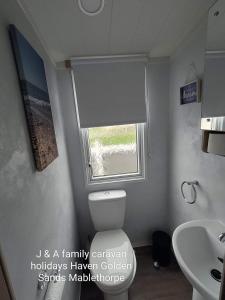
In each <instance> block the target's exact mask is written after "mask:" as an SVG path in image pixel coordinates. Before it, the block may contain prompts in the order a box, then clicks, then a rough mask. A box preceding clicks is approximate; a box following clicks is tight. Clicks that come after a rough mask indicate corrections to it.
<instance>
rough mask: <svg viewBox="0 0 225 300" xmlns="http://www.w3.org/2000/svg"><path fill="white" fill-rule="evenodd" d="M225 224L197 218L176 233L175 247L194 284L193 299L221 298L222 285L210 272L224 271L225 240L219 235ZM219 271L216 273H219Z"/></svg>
mask: <svg viewBox="0 0 225 300" xmlns="http://www.w3.org/2000/svg"><path fill="white" fill-rule="evenodd" d="M222 232H225V225H224V224H223V223H221V222H219V221H213V220H197V221H191V222H187V223H184V224H182V225H180V226H178V227H177V228H176V229H175V231H174V233H173V239H172V242H173V249H174V253H175V256H176V259H177V261H178V264H179V265H180V268H181V270H182V271H183V273H184V275H185V276H186V278H187V279H188V280H189V282H190V283H191V284H192V286H193V299H195V300H197V299H207V300H218V299H219V293H220V285H221V283H220V282H218V281H217V280H216V279H214V278H213V276H212V275H211V271H212V270H214V269H215V270H217V271H219V272H221V273H222V270H223V264H222V262H221V261H220V260H219V259H218V258H224V253H225V243H222V242H221V241H220V240H219V238H218V237H219V235H220V234H221V233H222ZM219 272H215V273H216V274H214V273H213V274H214V275H217V274H218V273H219Z"/></svg>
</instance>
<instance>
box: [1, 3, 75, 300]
mask: <svg viewBox="0 0 225 300" xmlns="http://www.w3.org/2000/svg"><path fill="white" fill-rule="evenodd" d="M10 23H13V24H15V25H16V26H17V27H18V29H19V30H20V31H21V32H22V33H23V34H24V35H25V36H26V37H27V39H28V40H29V41H30V42H31V43H32V45H33V46H34V47H35V49H36V50H37V51H38V52H39V53H40V54H41V56H42V57H43V58H44V60H45V62H46V71H47V79H48V85H49V92H50V98H51V105H52V110H53V117H54V125H55V131H56V139H57V144H58V150H59V157H58V158H57V159H56V160H55V161H54V162H53V163H52V164H51V165H50V166H48V168H47V169H45V170H44V171H42V172H37V171H36V170H35V167H34V160H33V156H32V150H31V143H30V138H29V135H28V128H27V123H26V119H25V113H24V107H23V101H22V97H21V93H20V89H19V83H18V78H17V73H16V66H15V62H14V59H13V55H12V49H11V45H10V42H9V36H8V30H7V26H8V25H9V24H10ZM0 61H1V69H0V248H1V250H2V254H3V258H4V260H5V263H6V266H7V268H8V272H9V279H10V281H11V282H12V286H13V289H14V293H15V295H16V299H17V300H25V299H29V300H34V299H37V298H38V299H42V298H43V293H42V294H41V295H40V297H37V276H38V273H37V272H31V271H30V262H31V260H33V259H34V256H35V254H36V253H37V251H38V250H39V249H49V250H53V249H61V248H66V249H67V248H68V249H74V250H75V249H77V248H78V245H79V243H78V233H77V223H76V213H75V206H74V199H73V192H72V187H71V181H70V174H69V169H68V160H67V152H66V147H65V140H64V132H63V124H62V119H61V114H60V108H59V98H58V90H57V82H56V72H55V69H54V67H53V66H52V64H51V63H50V61H49V59H48V57H47V55H46V53H45V51H44V50H43V48H42V47H41V45H40V42H39V40H38V39H37V37H36V35H35V34H34V32H33V30H32V27H31V26H30V24H29V23H28V22H27V20H26V18H25V17H24V15H23V12H22V10H21V9H20V7H19V6H18V5H17V2H16V1H14V0H7V1H1V4H0ZM78 288H79V287H78V285H76V284H75V283H72V284H67V285H66V287H65V292H64V295H63V299H64V300H71V299H77V295H78V292H79V289H78ZM0 293H1V292H0ZM0 298H1V296H0Z"/></svg>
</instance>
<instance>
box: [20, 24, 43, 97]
mask: <svg viewBox="0 0 225 300" xmlns="http://www.w3.org/2000/svg"><path fill="white" fill-rule="evenodd" d="M16 37H17V45H18V48H19V49H18V50H19V53H20V58H21V63H22V67H23V75H24V77H25V78H22V79H25V80H27V81H29V82H30V83H32V84H33V85H35V86H36V87H38V88H40V89H41V90H43V91H45V92H48V87H47V81H46V76H45V68H44V63H43V60H42V58H41V57H40V56H39V54H38V53H37V52H36V51H35V50H34V49H33V47H32V46H31V45H30V44H29V43H28V41H27V40H26V39H25V38H24V36H23V35H22V34H21V33H20V32H19V31H18V30H17V29H16Z"/></svg>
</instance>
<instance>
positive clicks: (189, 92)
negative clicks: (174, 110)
mask: <svg viewBox="0 0 225 300" xmlns="http://www.w3.org/2000/svg"><path fill="white" fill-rule="evenodd" d="M200 101H201V81H200V80H199V79H197V80H194V81H192V82H189V83H188V84H185V85H184V86H182V87H181V88H180V104H188V103H194V102H200Z"/></svg>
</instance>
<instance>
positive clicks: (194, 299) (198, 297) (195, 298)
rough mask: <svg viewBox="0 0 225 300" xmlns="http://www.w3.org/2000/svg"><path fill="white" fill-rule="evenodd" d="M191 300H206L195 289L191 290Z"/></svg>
mask: <svg viewBox="0 0 225 300" xmlns="http://www.w3.org/2000/svg"><path fill="white" fill-rule="evenodd" d="M192 300H206V299H205V297H202V295H201V294H199V292H198V291H197V290H196V289H193V295H192Z"/></svg>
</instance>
